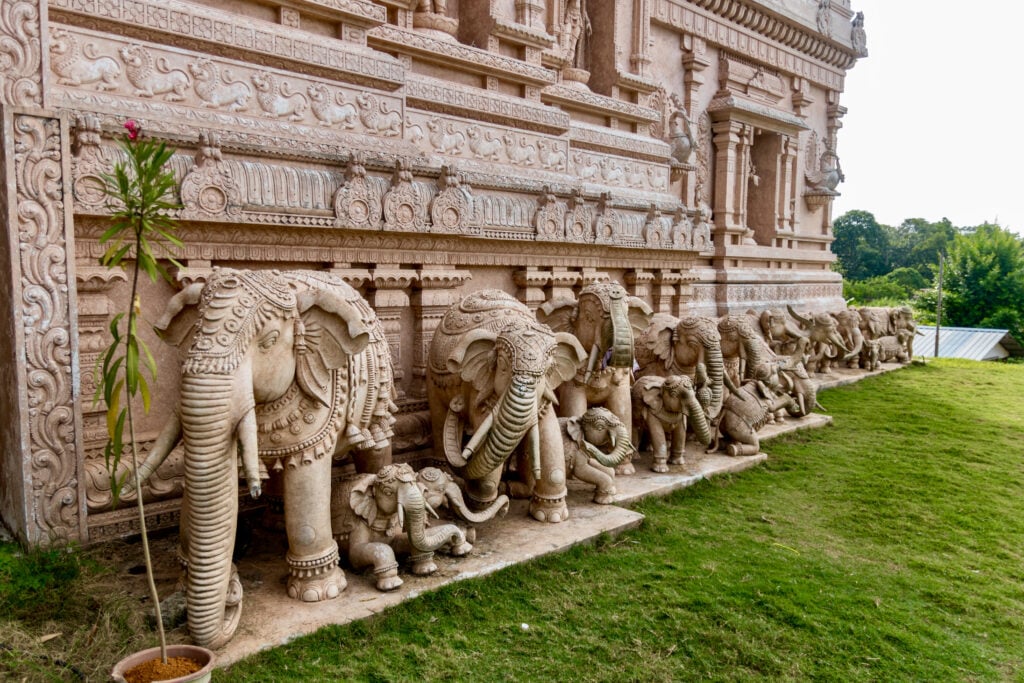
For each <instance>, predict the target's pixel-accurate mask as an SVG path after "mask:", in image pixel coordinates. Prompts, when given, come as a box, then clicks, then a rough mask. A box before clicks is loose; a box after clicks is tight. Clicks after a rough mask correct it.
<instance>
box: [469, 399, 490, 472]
mask: <svg viewBox="0 0 1024 683" xmlns="http://www.w3.org/2000/svg"><path fill="white" fill-rule="evenodd" d="M493 424H494V412H493V411H492V412H490V413H488V414H487V417H485V418H484V421H483V422H481V423H480V426H479V427H477V428H476V431H475V432H473V436H472V438H470V440H469V443H467V444H466V447H465V448H463V449H462V459H463V460H467V461H468V460H469V459H470V458H471V457H473V453H474V451H476V449H477V448H479V447H480V443H481V442H482V441H483V440H484V437H486V436H487V432H489V431H491V425H493Z"/></svg>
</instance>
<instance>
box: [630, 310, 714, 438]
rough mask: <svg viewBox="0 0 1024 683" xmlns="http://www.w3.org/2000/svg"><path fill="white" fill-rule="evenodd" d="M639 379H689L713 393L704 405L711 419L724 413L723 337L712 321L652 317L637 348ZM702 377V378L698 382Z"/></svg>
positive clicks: (656, 314) (698, 318)
mask: <svg viewBox="0 0 1024 683" xmlns="http://www.w3.org/2000/svg"><path fill="white" fill-rule="evenodd" d="M636 354H637V363H638V364H639V365H640V371H639V373H637V374H638V376H639V377H646V376H656V377H667V376H669V375H686V376H687V377H690V378H691V379H694V380H695V383H696V384H705V385H706V386H707V388H708V389H709V391H708V392H707V398H706V399H705V400H704V401H705V402H704V403H702V405H703V406H704V411H705V413H707V415H708V417H709V418H714V417H715V416H717V415H718V413H719V411H720V410H721V409H722V398H723V387H724V384H723V378H724V375H725V364H724V362H723V360H722V335H721V334H719V332H718V324H717V323H716V322H715V320H714V319H712V318H706V317H702V316H688V317H685V318H682V319H679V318H675V317H673V316H670V315H668V314H665V313H655V314H654V315H653V316H651V324H650V325H648V326H647V329H646V330H644V331H643V334H641V335H640V339H639V341H638V343H637V345H636ZM698 375H701V378H700V379H698Z"/></svg>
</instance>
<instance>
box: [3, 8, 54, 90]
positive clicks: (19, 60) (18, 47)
mask: <svg viewBox="0 0 1024 683" xmlns="http://www.w3.org/2000/svg"><path fill="white" fill-rule="evenodd" d="M39 7H40V3H39V2H38V1H37V0H5V2H3V3H0V102H2V103H4V104H10V105H16V106H21V107H26V106H30V105H36V106H40V105H42V103H43V73H42V64H43V54H42V52H43V50H42V42H41V38H42V30H41V25H42V20H41V18H40V16H39Z"/></svg>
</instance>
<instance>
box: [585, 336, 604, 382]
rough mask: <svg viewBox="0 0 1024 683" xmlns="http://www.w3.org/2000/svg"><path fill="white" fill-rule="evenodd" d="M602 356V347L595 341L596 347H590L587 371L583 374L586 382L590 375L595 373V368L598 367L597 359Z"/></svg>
mask: <svg viewBox="0 0 1024 683" xmlns="http://www.w3.org/2000/svg"><path fill="white" fill-rule="evenodd" d="M600 357H601V347H600V346H598V345H597V344H596V343H595V344H594V347H593V348H592V349H590V358H589V359H588V360H587V371H586V373H584V375H583V383H584V384H586V383H587V382H589V381H590V377H591V376H592V375H593V374H594V368H595V367H597V359H598V358H600Z"/></svg>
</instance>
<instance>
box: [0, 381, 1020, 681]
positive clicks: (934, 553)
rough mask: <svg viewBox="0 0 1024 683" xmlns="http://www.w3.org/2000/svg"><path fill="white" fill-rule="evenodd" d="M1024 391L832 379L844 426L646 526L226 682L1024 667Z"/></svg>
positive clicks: (414, 604) (841, 675)
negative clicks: (1023, 402)
mask: <svg viewBox="0 0 1024 683" xmlns="http://www.w3.org/2000/svg"><path fill="white" fill-rule="evenodd" d="M1021 396H1024V366H1021V365H1002V364H979V363H972V362H967V361H937V362H931V363H929V364H928V365H914V366H911V367H908V368H906V369H904V370H902V371H900V372H898V373H890V374H888V375H884V376H880V377H875V378H871V379H867V380H864V381H862V382H860V383H858V384H855V385H851V386H847V387H842V388H838V389H833V390H829V391H826V392H823V393H822V394H821V396H820V400H821V402H822V403H823V404H824V405H825V406H826V407H827V408H828V409H829V411H830V412H831V414H832V415H833V416H834V418H835V425H834V426H833V427H830V428H826V429H821V430H816V431H811V432H800V433H797V434H792V435H789V436H786V437H782V438H780V439H775V440H772V441H770V442H768V443H767V445H766V449H767V450H768V451H769V453H770V455H771V457H770V458H769V460H768V462H767V464H766V465H764V466H762V467H760V468H757V469H755V470H750V471H747V472H744V473H742V474H739V475H734V476H723V477H720V478H716V479H713V480H711V481H708V482H705V483H702V484H700V485H698V486H696V487H693V488H691V489H688V490H686V491H683V492H679V493H677V494H675V495H673V496H671V497H669V498H665V499H657V500H649V501H645V502H644V503H643V504H641V505H640V506H639V509H640V510H641V511H642V512H643V513H644V514H645V515H646V516H647V517H646V521H645V522H644V525H643V526H642V527H641V528H640V529H638V530H636V531H633V532H629V533H626V534H624V535H622V536H619V537H616V538H602V539H600V540H599V541H598V543H597V544H596V545H595V546H590V547H583V548H576V549H573V550H571V551H569V552H567V553H565V554H561V555H558V556H553V557H547V558H543V559H541V560H539V561H535V562H531V563H529V564H526V565H520V566H516V567H512V568H510V569H507V570H505V571H502V572H500V573H498V574H496V575H493V576H490V577H485V578H482V579H474V580H469V581H463V582H459V583H456V584H452V585H449V586H447V587H445V588H443V589H441V590H439V591H436V592H433V593H429V594H426V595H423V596H421V597H419V598H417V599H416V600H413V601H410V602H407V603H404V604H402V605H400V606H399V607H396V608H394V609H390V610H387V611H385V612H383V613H382V614H380V615H378V616H377V617H375V618H372V619H369V620H366V621H363V622H358V623H354V624H351V625H348V626H343V627H329V628H325V629H321V630H320V631H318V632H317V633H316V634H313V635H311V636H308V637H305V638H302V639H299V640H296V641H294V642H292V643H289V644H287V645H285V646H283V647H279V648H275V649H273V650H269V651H267V652H264V653H261V654H259V655H256V656H254V657H251V658H249V659H246V660H244V661H242V662H239V663H237V664H236V665H234V666H232V667H231V668H230V669H228V670H224V671H218V672H217V676H216V678H217V680H218V681H219V682H225V681H253V680H260V681H265V680H274V681H292V680H294V681H299V680H303V681H304V680H360V681H502V680H512V681H533V680H537V681H550V680H568V679H571V680H582V681H678V680H727V681H745V680H761V679H770V680H808V679H818V680H842V681H860V680H863V681H904V680H927V681H936V680H942V681H949V680H953V681H956V680H963V681H1000V680H1018V681H1024V467H1022V460H1024V445H1022V444H1024V411H1022V409H1021ZM90 571H91V570H90ZM0 613H2V612H0ZM523 624H526V625H528V628H523V626H522V625H523ZM4 656H5V655H4V654H3V653H2V652H0V662H2V661H3V658H4ZM3 673H4V669H3V668H2V664H0V677H2V675H3Z"/></svg>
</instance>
